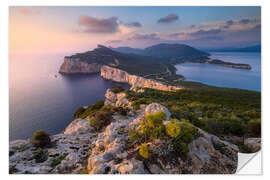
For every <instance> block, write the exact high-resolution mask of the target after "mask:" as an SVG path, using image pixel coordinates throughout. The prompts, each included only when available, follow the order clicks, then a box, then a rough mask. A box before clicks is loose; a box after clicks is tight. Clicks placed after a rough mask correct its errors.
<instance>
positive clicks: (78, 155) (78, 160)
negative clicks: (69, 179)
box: [9, 119, 96, 174]
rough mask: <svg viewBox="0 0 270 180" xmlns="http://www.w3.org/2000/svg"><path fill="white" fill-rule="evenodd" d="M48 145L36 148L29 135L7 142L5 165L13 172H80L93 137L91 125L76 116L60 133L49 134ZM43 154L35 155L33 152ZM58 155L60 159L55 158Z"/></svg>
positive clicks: (94, 137) (88, 153)
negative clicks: (50, 143) (28, 137)
mask: <svg viewBox="0 0 270 180" xmlns="http://www.w3.org/2000/svg"><path fill="white" fill-rule="evenodd" d="M50 138H51V141H52V145H51V147H47V148H43V149H42V151H39V149H38V148H36V147H34V146H33V145H32V144H31V142H30V139H27V140H16V141H12V142H11V143H10V150H9V169H10V173H16V174H51V173H53V174H55V173H57V174H58V173H65V174H71V173H75V174H78V173H81V172H82V171H83V170H84V169H85V163H86V162H87V158H88V157H89V155H90V153H91V147H93V146H95V144H93V143H94V142H95V140H96V134H95V133H94V132H93V128H92V127H91V126H89V125H88V122H87V121H86V120H84V119H76V120H74V121H73V122H72V123H71V124H69V126H68V127H67V128H66V129H65V131H64V132H63V133H60V134H56V135H52V136H50ZM38 152H39V153H42V154H43V155H42V156H43V158H42V159H40V158H37V153H38ZM60 157H64V159H63V160H62V161H59V162H58V164H57V163H56V164H54V163H53V162H57V160H59V159H60Z"/></svg>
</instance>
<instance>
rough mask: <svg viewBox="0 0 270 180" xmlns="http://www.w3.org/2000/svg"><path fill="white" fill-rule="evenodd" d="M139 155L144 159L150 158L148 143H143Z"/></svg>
mask: <svg viewBox="0 0 270 180" xmlns="http://www.w3.org/2000/svg"><path fill="white" fill-rule="evenodd" d="M139 154H140V155H141V156H142V157H143V158H144V159H148V158H149V155H150V154H149V151H148V147H147V144H146V143H143V144H141V145H140V147H139Z"/></svg>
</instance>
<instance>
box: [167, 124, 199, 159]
mask: <svg viewBox="0 0 270 180" xmlns="http://www.w3.org/2000/svg"><path fill="white" fill-rule="evenodd" d="M175 125H178V126H179V128H180V133H179V134H178V136H176V137H174V138H173V141H172V145H173V149H174V151H175V152H176V153H178V154H183V153H186V152H188V151H189V149H188V144H189V143H190V142H191V141H192V140H193V139H194V138H195V137H196V136H197V129H196V128H195V127H193V126H192V125H191V124H190V123H189V122H188V121H186V120H182V121H181V122H178V123H175Z"/></svg>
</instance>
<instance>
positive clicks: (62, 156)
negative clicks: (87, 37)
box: [9, 90, 239, 174]
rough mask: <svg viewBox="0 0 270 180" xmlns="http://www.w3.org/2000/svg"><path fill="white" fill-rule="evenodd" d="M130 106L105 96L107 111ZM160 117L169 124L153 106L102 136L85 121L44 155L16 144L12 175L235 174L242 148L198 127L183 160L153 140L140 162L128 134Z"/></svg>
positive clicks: (116, 122)
mask: <svg viewBox="0 0 270 180" xmlns="http://www.w3.org/2000/svg"><path fill="white" fill-rule="evenodd" d="M123 99H124V100H123ZM126 101H127V99H126V98H125V96H124V93H117V94H116V93H113V92H111V91H110V90H108V91H107V93H106V102H107V104H109V105H112V106H118V107H119V106H121V107H125V108H126V106H127V105H128V104H129V103H130V102H128V101H127V102H128V103H127V102H126ZM120 102H121V103H120ZM127 109H128V108H127ZM130 111H134V110H130ZM157 111H164V112H165V113H166V115H167V119H169V118H170V112H169V111H168V109H167V108H166V107H164V106H162V105H160V104H157V103H152V104H149V105H144V106H141V108H140V109H138V110H136V112H134V113H128V115H127V116H123V115H113V116H112V120H111V123H110V124H109V125H108V126H107V127H104V128H103V130H101V131H98V132H96V131H95V129H94V128H93V127H91V126H90V125H89V124H88V121H87V120H84V119H75V120H73V121H72V122H71V123H70V124H69V125H68V126H67V127H66V129H65V130H64V131H63V132H62V133H60V134H56V135H52V136H50V137H51V141H52V144H51V146H50V147H46V148H43V149H42V151H41V153H40V152H39V151H40V149H37V148H35V147H34V146H33V145H32V144H31V142H30V140H29V139H28V140H17V141H12V142H10V151H9V169H10V173H24V174H25V173H37V174H47V173H68V174H69V173H82V172H83V173H86V172H87V173H90V174H187V173H188V174H209V173H210V174H231V173H234V172H235V171H236V169H237V152H238V151H239V149H238V147H237V146H236V145H233V144H231V143H228V142H226V141H223V140H221V139H219V138H218V137H217V136H215V135H211V134H209V133H207V132H205V131H203V130H201V129H199V128H197V127H195V128H196V129H197V132H198V134H199V135H198V136H196V138H194V139H193V140H192V141H191V142H190V143H189V144H188V149H189V151H188V153H186V154H185V155H184V156H179V155H176V154H175V151H174V150H173V148H172V142H171V140H170V139H168V140H162V139H155V140H153V141H151V142H148V143H147V146H148V148H149V152H150V153H151V154H152V155H151V157H150V158H149V159H144V158H142V157H141V156H140V155H139V153H138V151H139V150H138V146H135V145H134V142H132V141H131V140H130V137H129V130H130V129H132V128H134V127H138V126H139V125H140V124H141V122H142V121H145V119H144V117H145V114H148V113H151V114H153V113H155V112H157ZM37 152H39V157H38V158H37Z"/></svg>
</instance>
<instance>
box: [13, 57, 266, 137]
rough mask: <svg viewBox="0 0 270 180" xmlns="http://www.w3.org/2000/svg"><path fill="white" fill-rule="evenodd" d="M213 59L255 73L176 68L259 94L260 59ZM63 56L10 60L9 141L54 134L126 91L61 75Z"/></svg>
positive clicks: (193, 66) (198, 78)
mask: <svg viewBox="0 0 270 180" xmlns="http://www.w3.org/2000/svg"><path fill="white" fill-rule="evenodd" d="M211 54H212V56H211V57H212V58H218V59H221V60H224V61H231V62H235V63H246V64H250V65H251V66H252V70H240V69H232V68H226V67H221V66H216V65H208V64H192V63H185V64H181V65H177V66H176V67H177V69H178V73H180V74H182V75H184V76H185V77H186V78H187V80H190V81H198V82H202V83H205V84H209V85H214V86H221V87H234V88H242V89H248V90H255V91H261V59H260V58H261V57H260V53H235V52H234V53H230V52H226V53H218V52H215V53H211ZM63 57H64V55H39V56H11V59H10V78H9V81H10V85H9V87H10V89H9V97H10V99H9V101H10V102H9V108H10V114H9V115H10V121H9V123H10V124H9V125H10V128H9V129H10V131H9V135H10V140H14V139H25V138H28V137H30V136H31V135H32V134H33V133H34V132H35V131H36V130H37V129H42V130H45V131H46V132H48V133H51V134H56V133H59V132H61V131H62V130H64V128H65V127H66V126H67V125H68V124H69V123H70V122H71V121H72V118H73V113H74V112H75V111H76V110H77V109H78V108H79V107H81V106H87V105H90V104H93V103H95V102H96V101H97V100H103V99H104V94H105V92H106V89H108V88H110V87H112V86H114V85H121V86H123V87H125V88H128V87H129V86H128V85H125V84H119V83H114V82H111V81H106V80H103V79H102V78H101V77H100V76H99V75H97V74H92V75H71V76H70V75H61V74H58V70H59V67H60V65H61V63H62V62H63Z"/></svg>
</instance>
